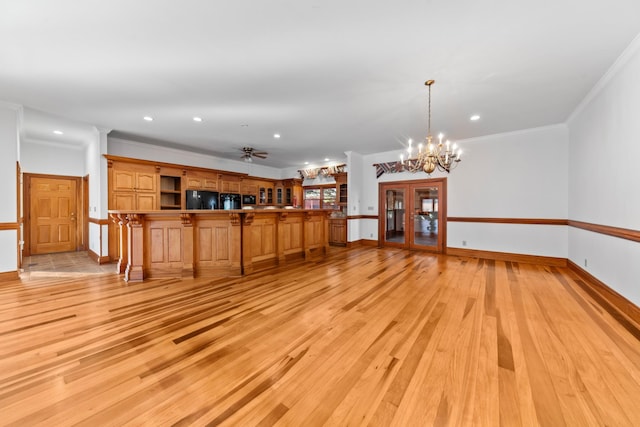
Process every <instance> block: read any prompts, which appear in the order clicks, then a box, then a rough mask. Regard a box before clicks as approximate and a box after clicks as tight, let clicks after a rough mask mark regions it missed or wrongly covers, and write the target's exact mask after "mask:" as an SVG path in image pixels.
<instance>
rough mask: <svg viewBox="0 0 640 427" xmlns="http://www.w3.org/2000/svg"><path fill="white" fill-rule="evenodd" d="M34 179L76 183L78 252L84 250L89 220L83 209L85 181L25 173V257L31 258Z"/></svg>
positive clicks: (72, 177) (60, 176) (71, 177)
mask: <svg viewBox="0 0 640 427" xmlns="http://www.w3.org/2000/svg"><path fill="white" fill-rule="evenodd" d="M32 178H51V179H70V180H71V179H72V180H75V181H76V207H77V210H78V216H77V218H78V220H77V221H76V244H75V247H76V249H75V250H76V251H78V250H82V248H83V239H84V238H85V237H84V235H83V234H84V227H85V225H84V224H85V222H87V218H86V216H85V214H84V209H83V207H82V200H83V197H82V196H83V194H82V191H83V180H82V178H81V177H77V176H66V175H49V174H37V173H26V172H25V173H24V174H23V186H24V188H23V193H24V195H23V198H22V200H23V207H24V226H23V235H24V247H23V251H22V255H23V256H31V179H32Z"/></svg>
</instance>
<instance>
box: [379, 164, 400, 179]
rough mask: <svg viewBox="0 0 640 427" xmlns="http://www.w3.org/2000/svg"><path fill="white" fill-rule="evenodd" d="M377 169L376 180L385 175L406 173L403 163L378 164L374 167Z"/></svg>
mask: <svg viewBox="0 0 640 427" xmlns="http://www.w3.org/2000/svg"><path fill="white" fill-rule="evenodd" d="M373 166H374V167H375V168H376V178H380V176H382V174H383V173H385V172H386V173H398V172H402V171H404V167H403V165H402V163H401V162H387V163H376V164H374V165H373Z"/></svg>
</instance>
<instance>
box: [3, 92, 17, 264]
mask: <svg viewBox="0 0 640 427" xmlns="http://www.w3.org/2000/svg"><path fill="white" fill-rule="evenodd" d="M19 116H20V107H18V106H16V105H10V104H3V103H0V182H2V185H1V186H0V199H1V200H2V203H1V204H0V223H10V224H17V222H18V213H17V210H18V205H17V178H16V167H17V161H18V152H19V147H20V140H19V137H18V121H19ZM17 244H18V231H17V230H0V273H2V272H9V271H16V270H17V268H18V256H17Z"/></svg>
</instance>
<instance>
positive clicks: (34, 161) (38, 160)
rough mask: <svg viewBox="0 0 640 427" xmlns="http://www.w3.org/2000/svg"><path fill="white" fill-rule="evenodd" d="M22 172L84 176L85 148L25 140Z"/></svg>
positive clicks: (22, 147) (21, 153)
mask: <svg viewBox="0 0 640 427" xmlns="http://www.w3.org/2000/svg"><path fill="white" fill-rule="evenodd" d="M20 156H21V160H20V165H21V166H22V172H26V173H38V174H49V175H64V176H83V175H84V171H85V166H84V163H85V151H84V147H82V146H78V145H77V144H74V145H69V144H63V143H57V142H50V141H34V140H26V139H25V140H23V141H22V142H21V144H20Z"/></svg>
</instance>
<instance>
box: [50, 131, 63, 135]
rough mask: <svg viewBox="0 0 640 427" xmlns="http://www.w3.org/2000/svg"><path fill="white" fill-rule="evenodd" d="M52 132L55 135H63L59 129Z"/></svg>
mask: <svg viewBox="0 0 640 427" xmlns="http://www.w3.org/2000/svg"><path fill="white" fill-rule="evenodd" d="M53 133H55V134H56V135H64V132H62V131H61V130H54V131H53Z"/></svg>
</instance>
